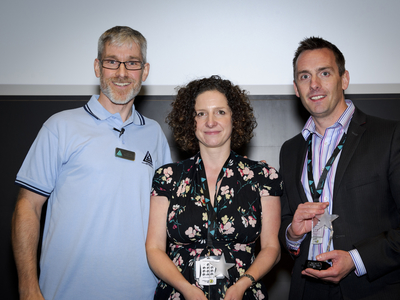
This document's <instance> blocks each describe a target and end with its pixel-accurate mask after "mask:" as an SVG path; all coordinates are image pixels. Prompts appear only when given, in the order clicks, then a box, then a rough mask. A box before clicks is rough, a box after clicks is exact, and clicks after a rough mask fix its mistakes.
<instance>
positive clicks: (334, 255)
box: [301, 250, 356, 284]
mask: <svg viewBox="0 0 400 300" xmlns="http://www.w3.org/2000/svg"><path fill="white" fill-rule="evenodd" d="M316 258H317V260H318V261H326V260H330V261H331V262H332V267H330V268H328V269H327V270H322V271H318V270H314V269H311V268H308V269H305V270H303V271H302V272H301V274H303V275H306V276H310V277H313V278H317V279H321V280H324V281H328V282H332V283H336V284H338V283H339V281H340V280H342V279H343V278H344V277H346V276H347V275H348V274H349V273H350V272H351V271H352V270H354V269H355V268H356V267H355V265H354V262H353V259H352V258H351V256H350V253H349V252H347V251H342V250H333V251H330V252H326V253H322V254H320V255H318V256H317V257H316Z"/></svg>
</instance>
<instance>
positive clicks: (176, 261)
mask: <svg viewBox="0 0 400 300" xmlns="http://www.w3.org/2000/svg"><path fill="white" fill-rule="evenodd" d="M172 262H173V263H174V264H175V266H177V267H178V266H180V265H182V264H183V259H182V257H181V255H180V254H178V256H175V257H174V260H173V261H172Z"/></svg>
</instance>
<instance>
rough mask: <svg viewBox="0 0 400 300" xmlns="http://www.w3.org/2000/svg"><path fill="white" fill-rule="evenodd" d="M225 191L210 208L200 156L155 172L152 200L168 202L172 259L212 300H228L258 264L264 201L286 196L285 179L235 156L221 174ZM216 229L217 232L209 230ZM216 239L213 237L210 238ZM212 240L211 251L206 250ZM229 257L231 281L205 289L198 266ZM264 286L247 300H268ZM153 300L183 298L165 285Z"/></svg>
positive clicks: (253, 290)
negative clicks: (197, 273) (231, 290)
mask: <svg viewBox="0 0 400 300" xmlns="http://www.w3.org/2000/svg"><path fill="white" fill-rule="evenodd" d="M218 181H221V184H220V188H219V189H218V190H216V191H210V192H215V197H214V199H215V200H214V207H212V206H211V203H210V199H209V196H208V195H209V193H210V192H209V191H208V185H207V179H206V176H205V171H204V165H203V161H202V159H201V157H200V153H198V154H197V155H195V156H194V157H192V158H190V159H187V160H184V161H182V162H177V163H173V164H168V165H164V166H162V167H161V168H159V169H158V170H157V171H156V172H155V176H154V178H153V189H152V195H154V196H157V195H158V196H166V197H167V198H168V200H169V208H168V215H167V216H168V217H167V220H166V230H167V236H168V243H169V245H168V249H167V254H168V255H169V257H170V258H171V260H172V261H173V262H174V264H175V265H176V267H177V268H178V269H179V271H180V272H181V273H182V275H183V276H184V277H185V278H186V279H187V280H188V281H189V282H190V283H192V284H193V285H196V286H197V287H199V288H200V289H202V290H203V292H204V294H205V295H206V297H207V298H208V299H224V297H225V293H226V291H227V289H228V288H229V287H230V286H231V285H232V284H234V283H235V282H236V281H237V280H238V279H239V277H240V275H242V274H244V273H245V272H246V270H247V269H248V268H249V267H250V265H251V264H252V262H253V261H254V259H255V241H256V240H257V238H258V237H259V235H260V233H261V215H262V212H261V200H260V199H261V197H262V196H267V195H272V196H280V195H281V194H282V180H281V177H280V175H279V174H278V173H277V172H276V170H275V169H274V168H272V167H270V166H268V165H267V164H264V163H261V162H255V161H252V160H249V159H246V158H243V157H241V156H239V155H237V154H236V153H235V152H233V151H231V154H230V157H229V158H228V159H227V161H226V163H225V165H224V167H223V168H222V170H221V173H220V175H219V177H218ZM209 228H215V230H209ZM210 236H211V238H210ZM207 238H208V241H210V240H211V239H212V246H210V244H209V246H208V247H207ZM222 253H223V254H224V256H225V259H226V262H227V263H234V264H235V266H234V267H232V268H230V269H229V270H228V272H229V278H226V277H225V278H224V279H218V280H217V284H216V285H209V286H201V285H199V284H198V283H197V281H196V279H195V274H194V261H195V260H198V259H199V258H200V257H201V256H206V255H212V256H220V255H222ZM267 298H268V296H267V292H266V289H265V287H264V285H263V284H262V283H261V282H257V284H256V285H255V286H254V287H251V288H249V289H248V290H246V292H245V294H244V296H243V299H260V300H261V299H267ZM154 299H164V300H166V299H171V300H172V299H174V300H178V299H181V300H182V299H184V297H183V295H181V294H180V293H179V291H177V290H175V289H174V288H173V287H172V286H170V285H168V284H167V283H165V282H164V281H162V280H161V281H160V282H159V283H158V286H157V289H156V292H155V296H154Z"/></svg>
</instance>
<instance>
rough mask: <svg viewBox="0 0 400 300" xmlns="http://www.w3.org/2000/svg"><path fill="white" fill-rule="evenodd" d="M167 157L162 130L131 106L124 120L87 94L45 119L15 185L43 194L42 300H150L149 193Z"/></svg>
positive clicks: (165, 141) (168, 159) (169, 157)
mask: <svg viewBox="0 0 400 300" xmlns="http://www.w3.org/2000/svg"><path fill="white" fill-rule="evenodd" d="M121 132H123V133H122V134H121ZM116 148H121V149H123V150H127V151H130V152H129V153H132V152H134V153H135V158H134V160H128V159H124V158H122V157H121V153H118V151H116ZM169 162H171V156H170V150H169V146H168V143H167V140H166V138H165V135H164V134H163V132H162V130H161V127H160V126H159V124H158V123H157V122H155V121H153V120H151V119H148V118H146V117H144V116H142V115H141V114H140V113H138V112H137V111H136V110H135V108H134V107H133V112H132V115H131V117H130V118H129V119H128V120H127V121H125V122H123V121H122V119H121V117H120V115H119V113H116V114H111V113H110V112H108V111H107V110H106V109H105V108H104V107H103V106H102V105H101V104H100V103H99V102H98V96H92V98H91V99H90V101H89V102H88V103H87V104H86V105H85V106H84V107H82V108H78V109H72V110H67V111H63V112H60V113H57V114H55V115H53V116H52V117H50V118H49V119H48V120H47V121H46V122H45V123H44V125H43V127H42V128H41V130H40V131H39V134H38V136H37V138H36V139H35V141H34V143H33V144H32V146H31V149H30V150H29V152H28V155H27V156H26V158H25V161H24V163H23V165H22V167H21V169H20V171H19V173H18V175H17V179H16V183H17V184H19V185H21V186H22V187H24V188H26V189H29V190H31V191H33V192H36V193H38V194H41V195H43V196H46V197H49V200H48V207H47V214H46V222H45V228H44V234H43V245H42V254H41V260H40V270H41V274H40V279H39V283H40V287H41V290H42V293H43V295H44V297H45V299H68V300H70V299H152V297H153V294H154V290H155V287H156V283H157V281H156V278H155V277H154V275H153V274H152V272H151V271H150V269H149V267H148V265H147V259H146V253H145V240H146V233H147V226H148V216H149V206H150V190H151V183H152V178H153V174H154V170H155V169H157V168H158V167H160V166H161V165H164V164H166V163H169Z"/></svg>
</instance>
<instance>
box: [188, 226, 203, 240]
mask: <svg viewBox="0 0 400 300" xmlns="http://www.w3.org/2000/svg"><path fill="white" fill-rule="evenodd" d="M198 232H200V228H199V227H198V226H197V225H194V228H193V227H189V228H188V229H187V230H186V231H185V234H186V235H187V236H188V237H190V238H193V237H195V236H196V234H197V233H198Z"/></svg>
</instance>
